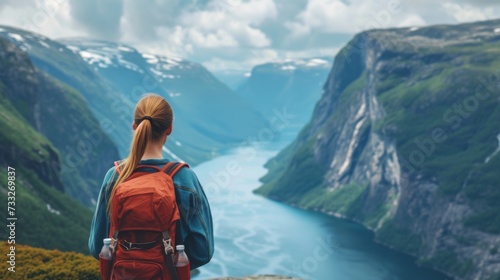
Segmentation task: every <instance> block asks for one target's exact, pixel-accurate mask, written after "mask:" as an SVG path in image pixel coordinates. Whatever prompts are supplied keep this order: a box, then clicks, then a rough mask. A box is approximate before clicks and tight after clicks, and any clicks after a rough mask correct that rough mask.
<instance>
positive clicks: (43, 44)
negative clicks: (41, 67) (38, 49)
mask: <svg viewBox="0 0 500 280" xmlns="http://www.w3.org/2000/svg"><path fill="white" fill-rule="evenodd" d="M38 43H40V45H42V46H44V47H46V48H47V49H48V48H50V46H49V44H47V43H45V42H44V41H42V40H40V41H38Z"/></svg>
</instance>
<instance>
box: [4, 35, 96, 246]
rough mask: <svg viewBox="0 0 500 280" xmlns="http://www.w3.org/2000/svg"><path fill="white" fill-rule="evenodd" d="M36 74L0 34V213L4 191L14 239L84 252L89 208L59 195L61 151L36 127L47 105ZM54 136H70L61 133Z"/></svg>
mask: <svg viewBox="0 0 500 280" xmlns="http://www.w3.org/2000/svg"><path fill="white" fill-rule="evenodd" d="M37 75H38V73H37V70H36V69H35V68H34V67H33V65H32V64H31V62H30V60H29V58H28V56H27V54H26V53H25V52H23V51H21V50H20V49H19V48H17V47H16V46H15V45H13V44H11V43H9V42H7V41H6V40H4V39H2V38H0V143H1V145H0V167H1V170H2V171H1V172H0V180H1V181H2V182H4V183H3V184H2V188H1V189H0V200H1V201H3V203H5V210H4V211H2V212H0V218H2V219H3V220H4V221H5V220H6V218H7V214H8V213H7V207H6V206H7V196H9V197H10V199H9V200H8V201H10V202H15V204H9V206H11V207H13V208H14V209H15V211H12V213H13V215H11V216H9V217H15V218H17V221H15V223H16V229H15V242H16V244H19V243H21V244H29V245H32V246H37V247H44V248H51V249H61V250H74V251H79V252H87V251H88V249H87V246H86V243H87V239H88V226H89V224H90V219H91V215H92V213H91V211H90V210H89V209H88V208H86V207H84V206H83V205H82V204H80V203H79V202H78V201H76V200H75V199H73V198H71V197H69V196H68V195H66V194H64V191H66V188H65V187H66V186H67V185H66V184H65V181H64V179H63V177H64V176H61V169H62V168H61V166H62V163H61V161H60V158H61V153H60V151H59V150H57V149H56V148H55V147H54V144H53V143H51V142H50V141H49V139H47V138H48V137H45V136H44V135H42V134H41V133H40V132H39V131H37V130H43V126H44V125H47V123H45V120H44V118H45V117H42V116H41V115H42V113H41V112H44V111H45V110H47V108H41V105H43V102H42V100H44V97H43V96H42V95H43V94H41V93H40V83H41V81H40V80H39V77H38V76H37ZM59 101H60V100H59ZM66 105H67V104H66ZM61 106H62V107H63V108H64V107H65V106H64V103H62V104H61ZM49 108H52V109H54V110H55V109H57V108H58V107H57V106H50V107H49ZM58 113H59V116H61V117H62V118H65V117H67V115H65V114H64V111H57V110H56V111H54V114H58ZM49 117H50V115H49ZM49 124H50V123H49ZM52 125H53V124H52ZM58 137H60V138H63V139H67V138H70V136H68V135H67V134H66V132H65V133H64V134H60V135H58ZM8 167H11V168H13V169H15V170H14V172H15V174H14V176H12V174H9V176H10V178H9V180H10V181H12V182H13V183H14V186H15V190H9V192H8V189H7V179H8V174H7V168H8ZM11 171H12V170H11ZM4 186H5V187H4ZM12 198H15V200H13V199H12ZM9 215H10V213H9ZM9 236H10V231H7V230H3V231H2V233H1V235H0V238H1V239H2V240H7V238H8V237H9Z"/></svg>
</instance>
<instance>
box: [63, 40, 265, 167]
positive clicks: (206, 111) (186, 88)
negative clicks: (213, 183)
mask: <svg viewBox="0 0 500 280" xmlns="http://www.w3.org/2000/svg"><path fill="white" fill-rule="evenodd" d="M60 42H62V43H64V44H65V45H67V46H68V48H69V49H71V50H72V51H73V52H74V53H75V54H78V55H79V56H81V58H82V59H83V60H84V61H86V62H87V63H88V65H89V66H90V67H91V68H92V69H93V71H94V72H96V73H98V74H99V75H100V76H101V77H103V78H104V79H105V80H106V81H107V82H108V83H110V84H111V85H112V86H113V87H114V88H116V89H118V90H119V91H120V92H121V93H122V95H123V96H125V97H127V98H128V99H129V100H131V101H132V102H133V103H135V102H137V101H138V100H139V98H140V97H141V96H142V95H143V94H144V93H147V92H154V93H157V94H160V95H162V96H164V97H165V98H166V99H167V100H168V101H169V102H170V103H171V104H172V107H173V109H174V114H175V123H174V132H175V133H173V134H172V137H171V139H172V140H173V141H170V143H169V144H168V146H167V148H168V149H169V150H170V151H172V152H173V153H174V154H178V153H179V151H182V153H183V155H184V157H181V156H179V157H180V158H182V159H184V160H188V161H189V160H190V161H194V160H197V159H196V158H193V157H192V155H191V154H194V155H196V153H199V152H200V151H201V152H203V153H204V154H206V155H207V156H210V155H211V154H212V153H213V152H217V150H219V149H224V148H227V147H228V145H229V146H231V145H233V144H236V143H240V142H241V141H243V140H245V139H246V138H247V137H248V136H251V135H254V134H256V133H257V131H258V130H259V129H261V128H262V127H265V125H266V123H265V119H264V117H263V116H262V115H261V114H260V113H259V112H257V111H256V110H255V109H253V108H252V107H251V105H250V104H249V103H248V102H247V101H246V100H244V99H243V98H241V97H240V96H238V95H237V94H235V93H234V92H232V91H231V90H230V89H229V88H228V87H227V86H226V85H224V84H223V83H222V82H220V81H219V80H217V79H216V78H215V77H214V76H213V75H212V74H211V73H210V72H209V71H208V70H206V69H205V68H204V67H203V66H202V65H200V64H198V63H194V62H190V61H187V60H184V59H181V58H177V57H165V56H160V55H155V54H149V53H141V52H139V51H138V50H136V49H134V48H133V47H130V46H127V45H124V44H118V43H111V42H105V41H89V40H83V39H64V40H60ZM235 116H237V117H235ZM242 124H243V125H242ZM176 143H178V144H176ZM179 144H181V145H182V148H181V146H180V145H179ZM186 157H187V158H186Z"/></svg>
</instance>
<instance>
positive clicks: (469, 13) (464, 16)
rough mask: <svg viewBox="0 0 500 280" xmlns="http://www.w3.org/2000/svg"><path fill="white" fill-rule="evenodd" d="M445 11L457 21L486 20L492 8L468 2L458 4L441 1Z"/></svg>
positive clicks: (489, 16)
mask: <svg viewBox="0 0 500 280" xmlns="http://www.w3.org/2000/svg"><path fill="white" fill-rule="evenodd" d="M441 5H442V7H443V8H444V9H445V11H446V12H447V13H448V14H450V15H451V16H453V17H454V18H455V19H456V20H457V21H458V22H470V21H479V20H486V19H488V18H491V13H492V12H493V11H492V9H481V8H477V7H474V6H471V5H470V4H465V5H460V4H456V3H450V2H446V3H442V4H441Z"/></svg>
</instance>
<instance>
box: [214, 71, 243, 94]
mask: <svg viewBox="0 0 500 280" xmlns="http://www.w3.org/2000/svg"><path fill="white" fill-rule="evenodd" d="M213 74H214V76H215V77H216V78H217V79H219V80H220V81H221V82H223V83H224V84H226V85H227V86H228V87H229V88H230V89H232V90H234V91H236V90H238V88H239V87H240V86H241V85H242V84H243V83H244V82H246V81H247V79H248V77H250V73H248V72H246V71H242V70H237V69H229V70H220V71H215V72H213Z"/></svg>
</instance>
